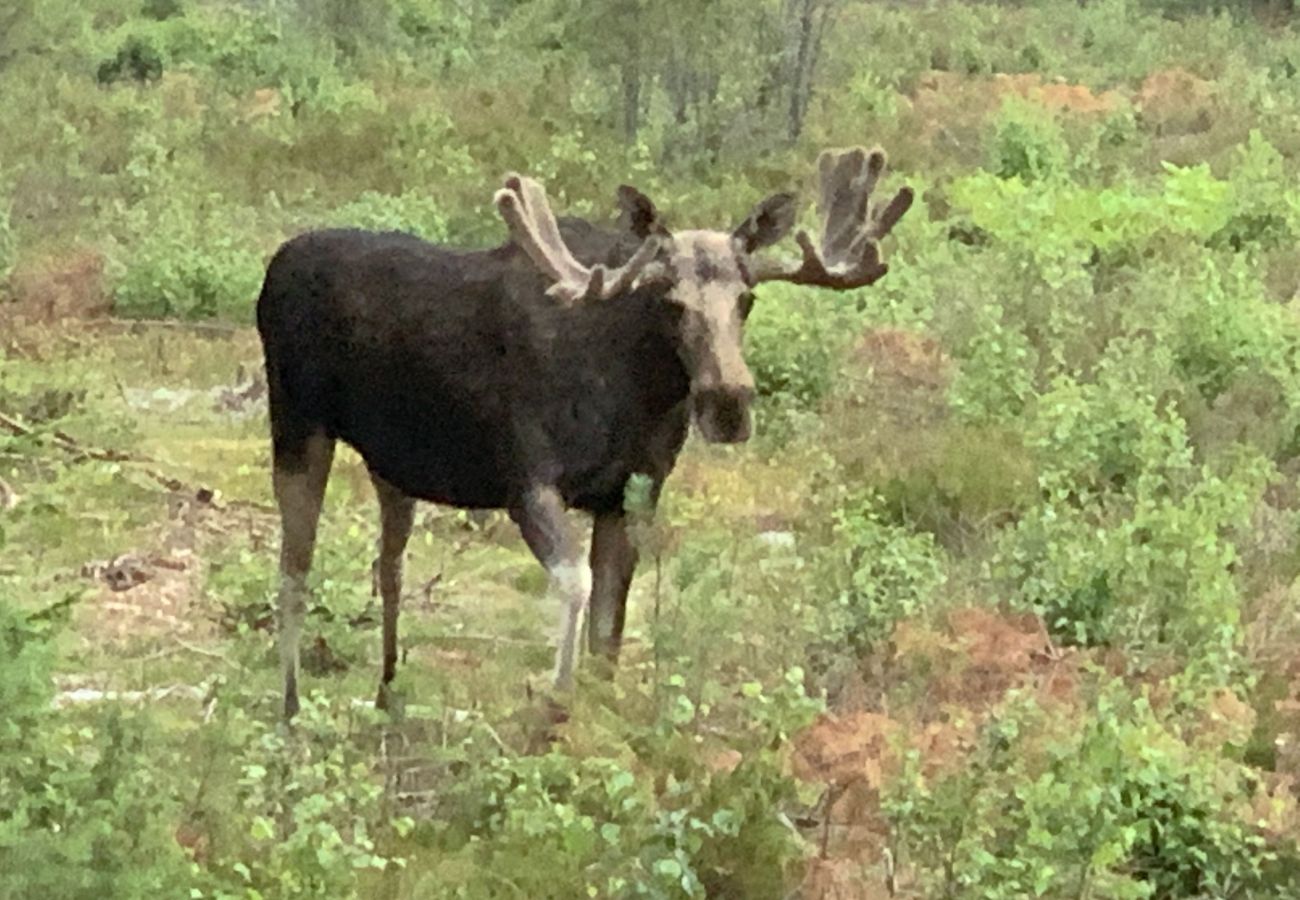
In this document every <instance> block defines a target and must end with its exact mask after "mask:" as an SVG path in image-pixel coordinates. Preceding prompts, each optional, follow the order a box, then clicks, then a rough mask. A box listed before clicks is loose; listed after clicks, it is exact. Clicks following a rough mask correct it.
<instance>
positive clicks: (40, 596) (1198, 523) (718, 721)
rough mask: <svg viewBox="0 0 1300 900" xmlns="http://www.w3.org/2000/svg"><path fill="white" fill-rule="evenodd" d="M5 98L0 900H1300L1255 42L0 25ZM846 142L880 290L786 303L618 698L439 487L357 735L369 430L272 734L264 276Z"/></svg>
mask: <svg viewBox="0 0 1300 900" xmlns="http://www.w3.org/2000/svg"><path fill="white" fill-rule="evenodd" d="M0 119H3V122H4V125H5V127H3V128H0V415H2V416H3V418H0V710H3V714H2V715H0V900H8V898H26V897H37V896H40V897H51V898H83V897H85V898H89V897H113V898H117V897H122V898H136V897H138V898H153V897H187V896H188V897H192V898H213V900H216V898H223V900H225V898H230V900H233V898H240V900H254V898H266V900H271V898H296V897H303V898H305V897H320V898H327V897H328V898H343V897H349V896H359V897H381V898H423V897H462V898H490V897H529V898H541V897H556V898H572V897H647V898H674V897H737V898H738V897H746V898H748V897H755V898H765V897H775V898H780V897H786V896H792V895H794V896H804V897H809V898H814V900H820V898H827V900H829V898H837V897H839V898H842V897H862V898H867V897H883V896H898V897H926V898H938V897H950V898H989V897H993V898H1021V897H1052V898H1111V897H1114V898H1185V897H1235V898H1265V897H1292V896H1297V895H1300V806H1298V805H1297V790H1298V788H1297V779H1300V753H1297V751H1296V746H1297V744H1296V741H1297V735H1298V734H1300V718H1297V717H1298V716H1300V680H1298V678H1297V672H1296V668H1295V664H1294V661H1293V658H1294V654H1295V647H1296V646H1297V643H1300V580H1298V579H1300V540H1298V535H1300V531H1298V529H1300V490H1298V489H1297V483H1296V479H1297V477H1298V476H1300V317H1298V315H1297V309H1296V304H1295V297H1296V293H1297V284H1298V283H1300V265H1297V255H1296V254H1297V246H1300V140H1297V135H1298V134H1300V24H1298V23H1297V22H1296V21H1295V20H1293V17H1292V13H1291V10H1290V8H1289V4H1282V3H1272V4H1267V3H1260V4H1256V5H1253V6H1250V5H1247V4H1242V3H1238V4H1210V3H1174V2H1172V0H1169V2H1165V3H1163V4H1161V3H1157V2H1154V0H1152V2H1141V0H1097V2H1092V0H1089V2H1088V3H1085V4H1079V3H1075V2H1071V0H1041V2H1035V3H1027V2H1026V3H1010V2H1008V3H999V4H993V3H976V2H971V0H933V2H927V3H922V4H915V3H908V4H902V3H884V2H874V0H873V2H868V0H838V2H830V0H780V2H778V0H759V2H749V3H741V2H739V0H718V2H715V3H710V4H699V3H687V2H684V0H669V2H664V3H659V4H643V3H616V2H611V0H581V2H577V3H559V2H554V0H509V2H507V0H491V2H488V0H483V2H459V0H377V2H366V3H351V2H344V0H275V2H261V3H247V2H240V0H91V2H83V3H73V2H70V0H17V2H8V3H5V4H0ZM863 143H879V144H880V145H882V146H884V147H885V148H886V149H887V150H888V151H889V154H890V158H891V165H892V168H893V172H894V175H893V178H894V179H895V180H900V181H901V180H906V181H907V182H908V183H911V184H912V185H914V186H915V187H916V188H917V190H918V202H917V205H916V207H915V208H914V210H913V211H912V212H911V213H910V214H909V215H908V216H907V217H906V218H905V219H904V220H903V221H902V222H901V223H900V225H899V227H898V229H896V232H897V233H896V236H895V237H894V238H891V239H890V241H889V245H888V246H887V247H886V253H887V255H888V257H889V260H890V263H891V272H890V274H889V276H888V277H887V278H885V279H884V280H883V281H881V282H880V283H879V284H877V285H875V286H874V287H872V288H870V289H867V290H863V291H859V292H854V293H852V294H848V295H838V294H829V293H824V292H818V291H813V290H806V289H801V288H795V287H791V286H770V287H767V288H764V289H763V290H762V291H761V292H760V297H759V301H758V304H757V306H756V308H755V312H754V314H753V316H752V318H751V322H750V327H749V332H748V338H747V339H748V342H749V348H748V358H749V361H750V363H751V366H752V368H753V370H754V374H755V377H756V379H757V382H758V388H759V393H760V410H759V432H758V434H757V436H756V437H755V439H754V441H753V442H751V443H750V444H749V445H747V446H745V447H742V448H721V447H707V446H703V445H700V444H696V443H692V444H691V445H690V446H689V447H688V449H687V452H686V453H685V454H684V456H683V459H682V461H681V463H680V466H679V470H678V472H677V473H676V474H675V475H674V477H673V479H672V480H671V481H670V482H669V485H668V489H667V491H666V492H665V496H664V499H663V502H662V504H661V508H660V509H659V511H658V514H657V515H656V516H655V517H653V519H651V518H649V517H645V516H643V515H642V509H641V507H642V505H643V500H642V499H639V497H638V495H637V492H638V491H641V490H643V486H641V485H634V490H632V491H630V496H629V500H628V502H629V506H630V508H632V509H633V512H634V514H635V515H637V516H638V517H639V518H638V522H637V527H636V539H637V541H638V542H639V544H640V546H641V551H642V557H643V560H644V562H643V564H642V568H641V570H640V572H639V576H638V580H637V582H636V585H635V586H634V593H633V599H632V610H631V622H630V632H631V635H632V640H630V642H629V646H628V647H627V650H626V652H625V657H624V659H623V661H622V664H621V666H620V668H619V670H618V672H617V673H616V675H615V677H614V678H613V679H612V680H610V681H605V680H601V679H598V678H584V680H583V683H582V684H581V685H580V688H579V690H578V692H577V696H576V699H575V701H574V704H573V708H572V709H571V710H570V717H569V719H568V721H566V722H564V723H562V724H560V725H558V726H555V727H553V728H552V727H550V726H549V725H548V723H547V721H546V718H545V712H544V710H543V709H542V704H541V702H540V701H539V699H538V697H537V696H536V694H535V693H534V691H533V689H532V687H531V685H533V684H536V683H538V681H539V679H540V678H541V676H542V674H543V673H544V672H545V670H546V667H547V665H548V663H549V659H550V650H549V648H548V646H547V644H546V640H545V636H546V635H548V634H549V631H550V629H551V628H552V625H551V622H552V620H553V618H554V614H555V610H553V609H552V608H551V607H550V606H549V605H548V602H547V600H546V599H545V597H544V590H543V587H544V586H543V583H542V582H543V574H542V572H541V571H540V570H539V569H538V567H537V566H536V564H535V563H533V562H532V560H531V558H530V557H529V556H528V554H527V553H526V551H525V550H524V549H523V547H522V544H521V542H520V541H519V539H518V538H517V536H516V535H515V533H514V531H513V530H512V528H511V526H510V525H509V523H508V521H506V520H505V519H504V518H503V517H498V516H491V517H488V518H486V519H483V518H476V517H471V516H468V515H466V514H463V513H458V512H455V511H451V510H439V509H425V508H422V509H421V512H420V519H419V523H418V527H417V535H416V538H415V540H413V542H412V549H411V553H410V562H409V565H408V576H407V580H408V584H407V589H408V593H409V597H408V599H407V601H406V606H405V607H404V619H403V623H402V647H403V651H404V653H405V654H406V657H407V658H406V660H405V662H404V664H403V665H402V667H401V668H400V670H399V673H400V674H399V682H400V685H399V687H400V694H401V695H402V696H403V697H404V698H405V699H406V703H407V704H408V705H407V706H406V708H405V709H404V710H403V711H401V714H400V715H398V716H396V717H394V718H392V719H390V718H389V717H387V716H380V715H377V714H376V713H375V712H374V711H373V710H372V709H370V708H369V707H368V706H366V705H365V704H363V703H361V702H360V701H361V700H362V699H368V698H370V697H371V696H372V695H373V690H374V682H375V678H376V675H377V672H378V653H379V635H378V605H377V600H376V598H375V597H374V596H373V595H372V591H371V585H370V576H369V565H370V560H371V556H372V554H373V540H374V535H375V530H376V522H375V518H376V514H375V509H374V505H373V499H372V498H371V496H370V487H369V485H368V482H367V479H366V477H365V474H364V469H363V467H362V466H361V465H360V463H359V461H358V460H357V459H356V457H355V456H354V455H353V454H351V453H350V452H343V453H341V454H340V459H339V461H338V463H337V464H336V468H335V477H334V479H333V481H332V483H331V486H330V490H329V495H328V498H327V514H326V517H325V520H324V522H323V523H322V536H321V543H320V549H319V552H318V564H317V566H316V569H315V574H314V577H315V579H316V594H315V606H314V608H313V609H312V611H311V615H310V617H309V622H308V634H307V635H306V638H305V640H304V649H305V653H304V667H305V669H306V670H307V674H306V676H305V678H304V682H305V683H304V688H305V696H304V709H303V712H302V715H301V717H300V719H299V720H298V721H297V724H296V725H295V727H294V728H293V729H292V730H286V729H284V728H283V727H282V726H281V725H280V723H279V721H278V719H277V709H278V706H277V692H278V684H277V677H276V666H275V653H274V647H273V641H272V627H273V626H272V622H273V617H272V611H271V601H272V594H273V587H274V579H275V575H274V569H275V543H276V521H275V517H274V515H273V514H272V511H271V507H270V496H269V495H270V490H269V478H268V475H267V460H268V454H269V447H268V444H269V441H268V440H267V436H266V423H265V415H264V406H263V405H262V403H263V401H262V399H261V398H260V396H259V394H258V391H257V384H256V382H255V380H252V379H254V376H255V375H256V373H257V372H258V370H259V367H260V360H259V351H258V347H257V344H256V339H255V337H254V336H253V334H252V332H251V329H250V328H249V327H248V326H249V324H250V323H251V314H252V308H253V301H254V299H255V296H256V293H257V290H258V286H259V281H260V278H261V276H262V272H263V270H264V267H265V264H266V261H267V259H268V256H269V254H270V253H271V252H272V251H273V250H274V248H275V247H276V246H277V244H278V243H279V242H280V241H281V240H283V239H284V238H286V237H288V236H289V235H291V234H294V233H297V232H298V231H301V230H303V229H305V228H308V227H313V226H317V225H327V224H328V225H336V224H337V225H343V224H346V225H357V226H364V227H371V228H384V229H402V230H407V231H412V232H414V233H417V234H420V235H423V236H425V237H428V238H432V239H437V240H445V241H449V242H452V243H454V244H458V245H475V244H479V245H481V244H484V243H487V242H492V241H496V240H500V239H501V238H502V237H503V236H504V228H503V227H502V226H501V225H500V223H499V222H498V221H497V219H496V217H495V216H494V214H493V211H492V209H491V203H490V199H491V196H492V192H493V189H494V188H495V187H496V186H497V185H498V183H499V179H500V178H501V176H502V175H503V174H504V173H505V172H507V171H510V170H517V171H523V172H527V173H529V174H532V175H534V176H536V177H539V178H541V179H542V180H544V181H545V183H546V185H547V188H548V190H549V191H550V193H551V195H552V197H554V198H555V199H556V205H557V206H558V207H561V208H562V209H564V210H565V211H567V212H574V213H578V214H582V215H588V216H591V217H594V218H598V219H604V218H607V217H611V216H612V213H613V206H614V203H613V200H614V188H615V187H616V186H617V185H618V184H620V183H623V182H628V183H633V184H636V185H637V186H638V187H640V188H641V189H643V190H644V191H645V192H646V193H647V194H649V195H650V196H651V197H653V198H654V200H655V202H656V203H657V205H658V206H659V207H660V208H661V209H663V210H664V211H666V212H667V214H668V216H669V220H670V222H671V223H674V224H677V225H682V226H702V225H712V226H718V225H720V224H724V223H728V222H731V221H734V220H736V219H738V218H739V217H740V216H742V215H743V214H744V212H745V211H746V210H747V209H748V208H749V207H750V206H751V205H752V203H753V202H754V201H756V200H757V199H759V198H761V197H762V196H764V195H765V194H766V193H769V192H771V191H774V190H779V189H783V188H789V187H798V188H802V189H803V190H804V191H805V193H807V190H808V188H809V187H810V185H811V183H812V181H811V179H812V165H811V164H812V162H813V160H814V159H815V156H816V153H817V151H818V150H819V149H820V148H822V147H825V146H845V145H852V144H863ZM808 215H809V219H811V211H810V212H809V214H808ZM788 249H789V248H787V250H788ZM108 312H111V314H112V316H113V318H112V320H111V321H110V320H106V319H105V316H104V314H105V313H108ZM133 319H148V320H153V319H168V320H171V321H169V322H165V323H161V324H160V323H156V322H150V323H142V324H132V322H131V321H130V320H133ZM214 492H215V493H214ZM115 588H117V589H115ZM110 692H111V693H110ZM792 892H795V893H792Z"/></svg>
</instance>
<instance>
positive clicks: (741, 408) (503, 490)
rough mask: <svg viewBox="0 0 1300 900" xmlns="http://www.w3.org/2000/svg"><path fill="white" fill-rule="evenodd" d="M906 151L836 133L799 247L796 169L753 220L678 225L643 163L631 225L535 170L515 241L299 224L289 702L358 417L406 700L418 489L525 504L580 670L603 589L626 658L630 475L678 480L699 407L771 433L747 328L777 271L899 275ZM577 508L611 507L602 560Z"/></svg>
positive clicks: (630, 201) (728, 426) (290, 273)
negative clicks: (341, 456)
mask: <svg viewBox="0 0 1300 900" xmlns="http://www.w3.org/2000/svg"><path fill="white" fill-rule="evenodd" d="M884 168H885V155H884V153H883V152H882V151H881V150H879V149H875V150H872V151H870V152H868V151H867V150H865V149H863V148H853V149H850V150H840V151H825V152H823V153H822V154H821V156H820V157H819V159H818V178H819V195H820V196H819V202H818V212H819V219H820V225H821V234H820V239H819V240H818V241H816V242H815V241H814V239H813V238H812V237H811V236H809V234H808V233H807V232H806V231H803V230H800V231H799V232H798V234H797V235H796V239H797V241H798V244H799V247H800V250H801V258H800V259H799V260H798V261H797V262H796V261H781V260H777V259H774V258H767V257H763V256H760V255H759V254H758V251H760V250H762V249H764V248H767V247H770V246H772V245H773V244H776V243H777V242H778V241H779V240H781V239H782V238H783V237H784V236H785V235H786V234H787V233H788V232H789V231H790V230H791V228H793V226H794V224H795V217H796V212H797V210H796V203H795V198H794V196H793V195H792V194H789V193H779V194H775V195H773V196H771V197H769V198H767V199H766V200H764V201H762V202H761V203H759V204H758V206H756V207H755V208H754V209H753V211H752V212H751V213H750V214H749V215H748V217H746V218H745V219H744V220H743V221H742V222H741V223H740V224H739V225H738V226H737V227H735V228H734V229H733V230H731V231H704V230H690V231H687V230H682V231H677V232H672V231H670V230H669V229H668V227H667V226H666V225H665V224H664V222H663V220H662V219H661V217H660V215H659V212H658V211H657V210H656V208H655V206H654V204H653V203H652V202H651V201H650V199H649V198H647V197H646V196H645V195H644V194H642V193H641V192H640V191H638V190H636V189H635V188H632V187H629V186H626V185H624V186H622V187H620V188H619V190H618V205H619V208H620V210H621V215H620V219H619V222H618V224H617V227H615V228H605V227H599V226H597V225H594V224H592V223H591V222H589V221H586V220H584V219H576V218H564V219H562V220H558V221H557V219H556V217H555V215H554V214H553V213H552V211H551V208H550V204H549V201H548V198H547V195H546V192H545V190H544V189H543V187H542V186H541V185H540V184H538V183H537V182H535V181H533V180H531V179H529V178H525V177H521V176H519V175H514V174H511V175H508V176H507V177H506V179H505V187H504V189H502V190H500V191H498V192H497V194H496V196H495V203H496V206H497V209H498V211H499V213H500V215H501V217H502V218H503V219H504V220H505V223H506V225H507V228H508V231H509V234H510V240H509V241H507V242H506V243H505V244H503V245H501V246H498V247H495V248H493V249H487V250H460V249H450V248H446V247H440V246H435V245H433V244H430V243H427V242H425V241H423V240H420V239H418V238H416V237H414V236H411V235H407V234H402V233H391V232H390V233H376V232H368V231H360V230H348V229H331V230H320V231H311V232H307V233H305V234H302V235H299V236H298V237H295V238H292V239H290V240H289V241H287V242H286V243H284V244H283V245H282V246H281V247H280V249H279V250H278V251H277V252H276V253H275V255H274V257H273V258H272V260H271V262H270V264H269V266H268V269H267V273H266V278H265V281H264V284H263V287H262V292H261V295H260V297H259V298H258V301H257V328H258V333H259V335H260V338H261V342H262V347H263V351H264V356H265V363H266V375H267V387H268V402H269V408H270V425H271V439H272V467H273V472H272V482H273V486H274V492H275V498H276V502H277V504H278V506H279V510H280V514H281V548H280V584H279V593H278V597H277V618H278V643H279V654H280V662H281V665H282V667H283V675H284V715H285V717H286V718H291V717H292V716H293V715H294V714H295V713H296V712H297V710H298V643H299V638H300V634H301V632H302V628H303V624H304V619H305V616H306V611H307V602H308V599H309V593H308V587H307V576H308V573H309V570H310V568H311V563H312V556H313V552H314V547H315V543H316V532H317V523H318V520H319V518H320V514H321V505H322V500H323V497H324V493H325V485H326V481H327V479H328V477H329V473H330V467H331V463H332V460H333V457H334V449H335V445H336V442H337V441H344V442H346V443H347V444H348V445H350V446H351V447H353V448H354V449H355V450H356V451H357V452H358V453H359V454H360V456H361V458H362V459H363V460H364V462H365V465H366V467H367V469H368V471H369V474H370V477H371V480H372V483H373V485H374V488H375V493H376V495H377V497H378V501H379V513H380V537H379V542H378V558H377V560H376V562H375V573H376V580H377V582H378V587H379V593H380V596H381V598H382V604H383V627H382V630H383V671H382V675H381V680H380V687H379V694H378V700H377V705H378V706H379V707H381V708H388V706H389V703H390V701H391V697H390V692H391V682H392V681H393V678H394V675H395V670H396V666H397V620H398V605H399V599H400V596H401V585H402V565H403V555H404V553H405V548H406V544H407V541H408V539H409V537H410V534H411V531H412V526H413V522H414V507H415V502H416V501H417V500H424V501H430V502H433V503H438V504H445V505H450V506H454V507H459V508H464V509H504V510H506V511H507V512H508V514H509V516H510V518H511V519H512V520H513V521H514V522H515V524H516V525H517V526H518V528H519V530H520V532H521V534H522V537H523V540H524V542H525V543H526V544H527V546H528V548H529V549H530V550H531V552H532V553H533V555H534V556H535V557H536V558H537V560H538V561H539V562H540V563H541V564H542V565H543V566H545V568H546V569H547V571H548V573H549V576H550V581H551V585H552V588H553V589H554V590H556V591H557V592H558V593H559V594H560V596H561V597H562V599H563V614H562V623H561V631H560V635H559V641H558V647H557V649H556V657H555V669H554V684H555V688H556V689H557V691H564V690H568V689H569V688H571V686H572V680H573V674H574V665H575V657H576V655H577V652H578V646H577V645H578V639H579V638H578V627H579V622H580V620H581V617H582V616H583V614H584V612H586V611H587V610H588V609H589V621H588V623H587V642H588V650H589V652H591V653H593V654H603V655H605V656H606V657H608V658H609V659H611V660H612V661H615V662H616V661H617V657H618V653H619V647H620V644H621V642H622V636H623V627H624V620H625V615H626V604H627V595H628V589H629V587H630V585H631V581H632V575H633V570H634V569H635V567H636V564H637V553H636V550H635V547H634V546H633V544H632V541H631V539H630V537H629V534H628V531H627V528H626V521H625V511H624V492H625V488H626V485H627V483H628V481H629V479H630V478H631V477H632V476H633V475H640V476H646V477H648V478H649V481H650V484H651V492H650V493H651V498H652V502H653V501H654V500H655V499H657V497H658V496H659V492H660V489H661V487H662V485H663V482H664V479H665V478H666V477H667V476H668V474H669V473H670V472H671V471H672V469H673V467H674V465H675V463H676V460H677V456H678V454H679V452H680V451H681V449H682V446H683V444H684V442H685V440H686V437H687V433H688V431H689V427H690V424H691V422H692V421H693V422H694V423H695V426H696V428H697V430H698V432H699V434H700V435H701V436H702V437H703V438H704V440H706V441H709V442H714V443H737V442H742V441H745V440H747V439H748V438H749V435H750V430H751V424H750V421H751V418H750V407H751V405H752V403H753V400H754V395H755V391H754V381H753V377H752V375H751V374H750V372H749V369H748V368H747V367H746V364H745V360H744V356H743V348H742V329H743V327H744V322H745V319H746V317H747V316H748V315H749V312H750V309H751V307H752V305H753V303H754V293H753V291H754V290H755V289H756V288H757V287H758V286H759V285H761V284H763V283H765V282H769V281H785V282H791V283H794V284H800V285H809V286H814V287H824V288H830V289H832V290H849V289H853V288H858V287H863V286H866V285H870V284H872V283H874V282H876V281H877V280H879V279H880V278H881V277H883V276H884V275H885V273H886V272H887V270H888V266H887V265H886V264H885V263H884V262H883V261H882V260H881V254H880V249H879V241H880V240H881V239H882V238H883V237H884V236H885V235H887V234H888V233H889V231H890V229H892V228H893V226H894V225H895V223H897V222H898V220H899V219H900V218H901V217H902V216H903V214H904V213H906V212H907V210H908V208H909V207H910V206H911V204H912V196H913V195H912V191H911V189H910V188H907V187H904V188H902V189H900V190H899V191H898V192H897V193H896V194H895V195H894V196H893V198H892V199H891V200H889V202H888V203H885V204H876V203H873V202H872V194H873V191H874V189H875V187H876V184H877V182H878V181H879V180H880V178H881V175H882V173H883V171H884ZM569 509H573V510H579V511H582V512H585V513H589V514H591V516H592V518H593V522H594V525H593V531H592V537H591V546H590V553H589V556H588V559H587V560H586V561H585V562H584V560H583V559H582V558H581V556H582V542H581V540H580V537H579V536H578V534H576V533H575V532H574V530H573V529H572V528H571V526H570V523H569V520H568V518H567V515H566V510H569Z"/></svg>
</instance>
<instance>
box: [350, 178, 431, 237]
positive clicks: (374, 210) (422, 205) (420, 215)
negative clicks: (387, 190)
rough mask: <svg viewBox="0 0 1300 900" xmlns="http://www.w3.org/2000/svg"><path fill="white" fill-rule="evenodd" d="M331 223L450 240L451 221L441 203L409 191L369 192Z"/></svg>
mask: <svg viewBox="0 0 1300 900" xmlns="http://www.w3.org/2000/svg"><path fill="white" fill-rule="evenodd" d="M328 221H329V224H331V225H337V226H340V227H346V228H367V229H371V230H374V231H404V232H407V233H408V234H414V235H415V236H417V237H422V238H424V239H425V240H427V241H435V242H439V241H447V240H448V239H449V238H450V234H449V231H448V228H447V218H446V216H445V215H443V213H442V208H441V207H440V206H439V204H438V202H437V201H436V200H434V199H433V198H432V197H429V196H427V195H426V194H424V193H422V192H419V191H415V190H409V191H407V192H405V193H403V194H400V195H397V196H393V195H391V194H380V193H377V192H375V191H366V192H365V193H364V194H362V195H361V196H359V197H357V199H355V200H353V201H352V202H351V203H347V204H345V205H343V206H341V207H339V208H338V209H336V210H335V211H334V212H333V213H331V214H330V215H329V217H328Z"/></svg>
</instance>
